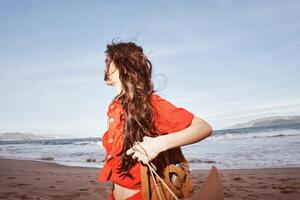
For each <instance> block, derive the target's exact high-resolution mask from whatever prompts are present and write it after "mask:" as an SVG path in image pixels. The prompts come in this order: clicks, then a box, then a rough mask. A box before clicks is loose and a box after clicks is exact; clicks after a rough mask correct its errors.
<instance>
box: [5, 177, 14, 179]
mask: <svg viewBox="0 0 300 200" xmlns="http://www.w3.org/2000/svg"><path fill="white" fill-rule="evenodd" d="M15 178H16V177H8V178H7V179H15Z"/></svg>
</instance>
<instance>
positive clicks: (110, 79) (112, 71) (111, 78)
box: [104, 57, 121, 86]
mask: <svg viewBox="0 0 300 200" xmlns="http://www.w3.org/2000/svg"><path fill="white" fill-rule="evenodd" d="M105 63H106V66H105V77H104V80H105V83H106V85H110V86H116V85H118V84H120V83H121V82H120V79H119V70H118V69H117V68H116V66H115V64H114V62H113V61H112V60H110V59H109V58H108V57H107V58H106V59H105Z"/></svg>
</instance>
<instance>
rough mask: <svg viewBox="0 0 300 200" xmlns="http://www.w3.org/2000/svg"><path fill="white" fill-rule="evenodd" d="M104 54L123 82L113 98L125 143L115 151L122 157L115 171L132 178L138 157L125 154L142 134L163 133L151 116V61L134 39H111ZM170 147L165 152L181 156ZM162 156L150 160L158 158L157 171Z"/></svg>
mask: <svg viewBox="0 0 300 200" xmlns="http://www.w3.org/2000/svg"><path fill="white" fill-rule="evenodd" d="M105 53H106V55H107V57H108V59H109V61H108V62H111V61H113V62H114V64H115V66H116V68H117V69H118V70H119V78H120V81H121V84H122V92H120V94H118V95H117V96H116V97H115V98H114V100H116V99H117V100H118V101H119V102H120V103H121V105H122V108H123V111H124V113H123V114H122V115H121V120H125V125H124V134H125V138H124V145H123V149H122V151H121V152H120V153H119V154H118V155H119V156H121V157H122V166H121V167H120V168H119V169H118V173H119V174H121V175H126V176H129V177H131V178H132V175H131V174H130V172H129V171H130V168H131V167H132V166H133V165H134V164H136V162H137V160H135V159H132V157H131V155H129V156H128V155H127V154H126V151H127V150H128V149H130V148H131V147H132V146H133V145H134V142H137V141H139V142H142V141H143V137H144V136H149V137H155V136H158V135H160V134H164V133H161V132H159V130H158V129H157V128H156V127H155V124H154V115H156V110H155V109H154V106H153V105H152V104H151V101H150V99H151V95H152V94H153V93H154V92H156V90H154V84H153V82H152V80H151V76H152V64H151V62H150V60H149V59H148V58H147V57H146V56H145V54H144V52H143V48H142V47H141V46H138V45H136V44H135V43H133V42H119V43H115V42H112V43H111V44H108V45H107V49H106V51H105ZM108 72H109V69H107V71H106V73H105V77H104V80H106V79H107V78H108ZM173 150H174V149H173ZM173 150H168V151H167V152H168V153H169V154H171V155H172V156H173V155H176V156H179V157H180V156H183V154H182V152H181V150H180V149H179V148H177V150H179V152H178V151H176V152H175V151H173ZM161 156H163V154H159V155H158V156H157V157H156V158H155V159H154V160H153V162H154V163H156V161H157V160H158V159H160V160H159V162H157V163H156V166H157V168H158V173H159V169H162V165H166V162H164V161H165V160H164V159H161ZM181 158H183V157H181ZM173 160H174V159H173Z"/></svg>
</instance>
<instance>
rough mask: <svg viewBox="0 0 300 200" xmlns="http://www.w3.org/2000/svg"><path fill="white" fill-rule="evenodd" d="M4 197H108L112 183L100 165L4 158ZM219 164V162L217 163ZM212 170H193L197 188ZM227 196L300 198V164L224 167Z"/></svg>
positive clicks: (0, 168) (0, 190)
mask: <svg viewBox="0 0 300 200" xmlns="http://www.w3.org/2000/svg"><path fill="white" fill-rule="evenodd" d="M0 163H1V164H0V179H1V181H0V199H66V200H68V199H89V200H96V199H98V200H99V199H100V200H102V199H104V200H105V199H107V197H108V194H109V193H110V191H111V183H110V182H107V183H104V184H103V183H98V182H97V175H98V172H99V169H98V168H84V167H68V166H62V165H58V164H55V163H50V162H39V161H27V160H12V159H2V158H1V159H0ZM216 167H218V166H216ZM208 173H209V170H192V173H191V175H192V181H193V188H194V192H193V194H192V198H191V199H197V192H198V191H199V189H200V188H201V185H202V183H203V181H204V180H205V178H206V176H207V175H208ZM219 173H220V175H221V178H222V182H223V189H224V196H225V199H236V200H238V199H239V200H240V199H256V200H257V199H264V200H266V199H291V200H295V199H300V168H267V169H239V170H236V169H222V170H219Z"/></svg>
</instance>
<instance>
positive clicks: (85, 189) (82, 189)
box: [79, 188, 89, 191]
mask: <svg viewBox="0 0 300 200" xmlns="http://www.w3.org/2000/svg"><path fill="white" fill-rule="evenodd" d="M79 190H80V191H87V190H89V189H88V188H81V189H79Z"/></svg>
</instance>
